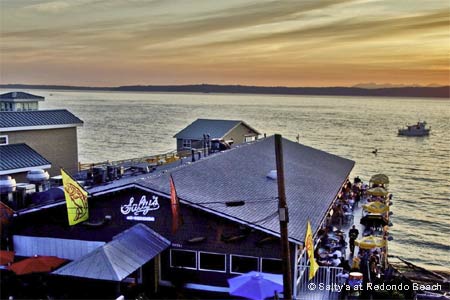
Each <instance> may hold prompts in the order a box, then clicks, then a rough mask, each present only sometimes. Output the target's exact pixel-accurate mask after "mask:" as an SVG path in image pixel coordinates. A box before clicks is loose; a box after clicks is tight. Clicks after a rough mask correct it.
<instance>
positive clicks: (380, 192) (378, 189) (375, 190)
mask: <svg viewBox="0 0 450 300" xmlns="http://www.w3.org/2000/svg"><path fill="white" fill-rule="evenodd" d="M367 194H369V195H373V196H383V197H384V196H386V195H387V194H388V191H386V190H385V189H383V188H382V187H376V188H371V189H369V190H368V191H367Z"/></svg>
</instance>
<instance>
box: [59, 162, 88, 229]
mask: <svg viewBox="0 0 450 300" xmlns="http://www.w3.org/2000/svg"><path fill="white" fill-rule="evenodd" d="M61 176H62V180H63V186H64V196H65V197H66V205H67V215H68V217H69V225H75V224H77V223H80V222H83V221H86V220H87V219H88V217H89V213H88V199H87V198H88V193H87V192H86V191H85V190H84V189H83V188H82V187H81V186H80V185H79V184H78V182H76V181H75V180H74V179H73V178H72V177H70V176H69V175H68V174H67V173H66V172H65V171H64V170H63V169H61Z"/></svg>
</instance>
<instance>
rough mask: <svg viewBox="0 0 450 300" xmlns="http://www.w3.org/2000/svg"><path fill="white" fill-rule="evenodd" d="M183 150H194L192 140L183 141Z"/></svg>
mask: <svg viewBox="0 0 450 300" xmlns="http://www.w3.org/2000/svg"><path fill="white" fill-rule="evenodd" d="M183 148H184V149H191V148H192V140H183Z"/></svg>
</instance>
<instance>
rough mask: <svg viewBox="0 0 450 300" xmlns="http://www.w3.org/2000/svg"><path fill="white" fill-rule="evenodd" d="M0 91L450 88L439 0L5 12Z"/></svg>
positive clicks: (84, 3) (7, 5) (65, 5)
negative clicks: (19, 87)
mask: <svg viewBox="0 0 450 300" xmlns="http://www.w3.org/2000/svg"><path fill="white" fill-rule="evenodd" d="M0 8H1V9H0V16H1V21H0V22H1V23H0V25H1V26H0V40H1V43H0V79H1V83H2V84H30V85H33V84H35V85H70V86H98V87H111V86H124V85H189V84H202V83H205V84H219V85H250V86H287V87H334V86H343V87H352V86H360V85H368V86H375V87H376V86H381V87H385V86H394V87H395V86H446V85H449V72H450V66H449V54H448V50H449V46H450V35H449V24H450V3H448V2H445V1H420V0H412V1H376V0H340V1H328V0H326V1H325V0H324V1H285V2H284V1H256V0H232V1H226V2H216V1H200V0H199V1H159V0H152V1H140V0H109V1H102V0H71V1H69V0H52V1H49V0H38V1H32V2H31V1H21V0H17V1H11V0H9V1H8V0H6V1H1V2H0Z"/></svg>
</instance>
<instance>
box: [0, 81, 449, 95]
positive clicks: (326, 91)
mask: <svg viewBox="0 0 450 300" xmlns="http://www.w3.org/2000/svg"><path fill="white" fill-rule="evenodd" d="M0 88H3V89H46V90H83V91H118V92H165V93H167V92H169V93H170V92H174V93H227V94H233V93H235V94H277V95H321V96H376V97H422V98H428V97H430V98H450V86H438V87H435V86H427V87H421V86H412V87H411V86H409V87H407V86H405V87H403V86H401V87H382V88H378V87H377V85H375V84H361V85H358V86H353V87H282V86H274V87H265V86H246V85H214V84H197V85H129V86H118V87H85V86H66V85H29V84H0Z"/></svg>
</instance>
